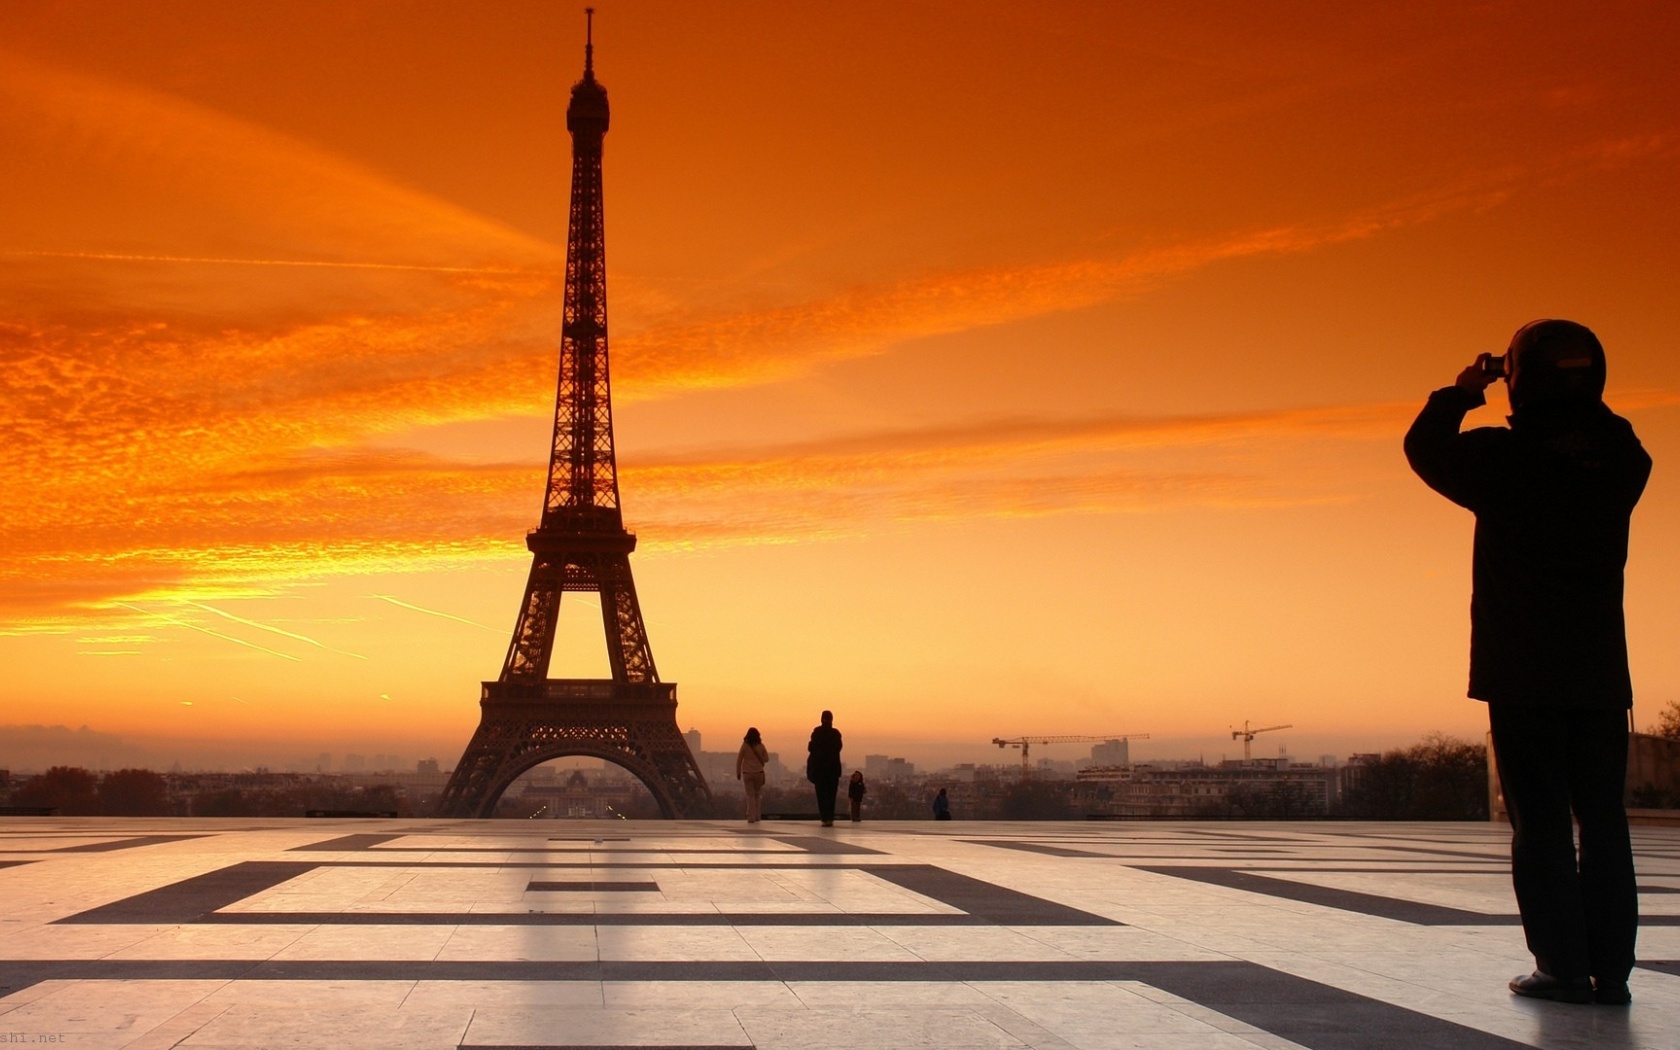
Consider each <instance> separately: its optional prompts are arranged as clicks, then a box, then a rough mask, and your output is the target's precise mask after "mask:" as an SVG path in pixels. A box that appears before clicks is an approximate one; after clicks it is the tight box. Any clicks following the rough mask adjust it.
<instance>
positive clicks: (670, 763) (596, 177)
mask: <svg viewBox="0 0 1680 1050" xmlns="http://www.w3.org/2000/svg"><path fill="white" fill-rule="evenodd" d="M589 13H590V15H591V16H593V14H594V12H593V10H592V9H591V10H590V12H589ZM590 30H591V32H590V34H589V36H588V37H587V38H586V42H585V44H584V63H583V79H582V80H580V81H578V82H577V84H575V85H574V86H573V87H572V99H571V104H570V105H568V106H567V107H566V128H567V130H568V131H570V132H571V135H572V206H571V218H570V224H569V230H568V234H567V238H566V294H565V310H564V315H563V316H564V320H563V322H562V325H561V330H560V382H559V389H558V391H557V392H556V394H555V402H554V438H553V442H552V446H551V449H550V455H549V464H548V489H547V492H546V494H545V496H544V499H543V512H542V523H541V524H540V525H538V527H537V528H535V529H533V530H532V531H531V532H530V533H529V534H528V535H527V536H526V539H525V545H526V546H527V547H529V548H530V550H531V556H532V558H531V575H530V577H529V579H528V580H527V581H526V584H525V600H524V601H523V602H522V603H521V604H520V607H519V617H518V620H517V621H516V623H515V625H514V629H513V640H512V641H511V642H510V643H509V645H508V652H507V658H506V659H505V660H504V661H503V663H502V672H501V675H500V677H498V678H497V680H496V681H494V682H485V683H484V688H483V690H482V692H481V694H480V698H479V724H478V730H477V732H475V733H474V734H473V737H472V740H471V741H470V742H468V744H467V748H466V751H465V752H463V753H462V755H461V761H460V762H458V763H457V764H456V766H455V772H454V773H453V774H452V775H451V776H450V778H449V783H448V785H447V786H446V787H445V788H444V792H443V797H442V798H441V799H440V800H439V803H438V812H439V814H440V815H442V816H450V817H488V816H490V815H491V814H492V813H493V812H494V811H495V808H496V802H497V800H498V799H500V798H501V796H502V792H504V791H506V790H507V788H508V786H509V785H510V784H512V783H513V782H514V781H515V780H516V779H518V778H519V776H520V774H522V773H524V772H525V771H526V770H529V769H531V768H532V767H534V766H537V765H540V764H541V763H543V762H547V761H548V760H550V759H554V758H565V757H568V756H574V755H582V756H588V757H593V758H602V759H606V760H607V761H609V762H612V763H614V764H616V765H619V766H622V767H623V768H624V769H625V770H627V771H628V772H630V773H631V774H632V775H634V776H635V777H636V778H637V779H639V780H640V781H641V782H642V783H643V784H645V785H647V788H648V790H649V791H650V792H652V794H653V797H654V799H655V800H656V801H657V802H658V803H659V810H660V812H661V813H663V814H664V815H665V816H667V817H679V816H684V815H693V814H703V813H705V812H707V811H708V810H709V806H710V802H711V797H712V796H711V789H710V788H708V787H707V785H706V778H705V777H704V776H702V775H701V773H700V767H699V766H698V765H696V764H695V761H694V756H693V754H691V753H690V752H689V750H688V742H687V741H686V740H684V739H683V735H682V733H681V731H679V730H678V728H677V687H676V684H675V683H674V682H661V681H660V680H659V672H658V671H657V670H656V669H655V666H654V662H653V649H652V647H651V646H650V645H649V643H648V636H647V627H646V625H645V624H644V623H643V621H642V609H641V604H640V602H638V601H637V599H636V583H635V580H634V579H633V578H632V577H631V575H630V554H631V552H632V551H634V550H635V549H636V537H635V536H634V535H633V534H631V533H630V532H629V531H627V530H626V529H625V527H624V517H623V514H622V512H621V510H620V508H619V491H618V463H617V457H616V454H615V452H614V450H613V430H612V384H611V382H610V381H609V377H608V370H607V265H606V237H605V233H604V226H603V209H602V203H601V144H602V140H603V139H604V138H605V137H606V133H607V123H608V109H607V91H606V88H604V87H602V86H601V84H600V82H599V81H597V80H596V79H595V45H594V39H593V17H591V22H590ZM567 592H583V593H593V594H595V595H598V596H599V598H600V601H601V625H602V628H603V630H604V631H605V632H606V639H607V660H608V662H609V663H610V664H611V666H612V677H611V678H607V679H592V678H549V677H548V665H549V661H550V658H551V657H552V656H553V652H554V629H555V626H556V625H557V624H558V623H559V619H560V599H561V597H562V595H564V594H566V593H567Z"/></svg>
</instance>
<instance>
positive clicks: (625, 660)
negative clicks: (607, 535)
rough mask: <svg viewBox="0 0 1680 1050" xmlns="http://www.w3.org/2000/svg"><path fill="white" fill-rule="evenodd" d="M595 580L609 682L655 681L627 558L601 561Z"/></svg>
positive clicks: (621, 555) (609, 557)
mask: <svg viewBox="0 0 1680 1050" xmlns="http://www.w3.org/2000/svg"><path fill="white" fill-rule="evenodd" d="M597 580H598V582H599V584H600V588H601V591H600V593H601V624H602V626H603V627H605V628H606V632H607V659H608V660H610V661H611V662H612V673H613V679H614V680H615V681H619V682H657V681H659V672H658V671H657V670H656V669H655V668H654V665H653V650H652V648H651V647H649V645H648V636H647V627H646V626H645V625H644V624H643V623H642V608H641V604H640V603H639V602H637V600H636V583H635V580H634V579H633V578H632V577H631V575H630V556H629V555H628V554H619V555H608V556H607V557H606V558H603V559H602V561H601V565H600V569H599V572H598V576H597Z"/></svg>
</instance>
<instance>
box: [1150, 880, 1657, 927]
mask: <svg viewBox="0 0 1680 1050" xmlns="http://www.w3.org/2000/svg"><path fill="white" fill-rule="evenodd" d="M1136 867H1137V870H1138V871H1148V872H1153V873H1155V874H1157V875H1171V876H1172V877H1173V878H1177V879H1188V880H1190V881H1192V882H1204V883H1207V884H1208V885H1210V886H1224V887H1225V888H1227V889H1233V890H1244V891H1246V892H1249V893H1258V894H1261V895H1263V896H1267V897H1276V898H1279V899H1281V900H1291V901H1300V902H1302V903H1304V904H1317V905H1319V906H1321V907H1325V908H1335V909H1336V910H1338V911H1351V912H1358V913H1359V914H1361V915H1371V916H1374V917H1376V918H1379V919H1393V920H1395V921H1397V922H1409V923H1411V924H1413V925H1414V926H1521V925H1522V918H1521V916H1517V915H1489V914H1486V913H1484V912H1479V911H1466V910H1464V909H1462V908H1448V907H1445V906H1442V905H1437V904H1420V903H1418V902H1416V901H1408V900H1400V899H1397V898H1394V897H1381V896H1378V895H1376V894H1374V893H1359V892H1357V891H1355V890H1339V889H1332V888H1330V887H1327V886H1312V885H1309V884H1307V883H1304V882H1293V881H1291V880H1288V879H1281V878H1268V877H1267V876H1265V875H1260V874H1255V873H1254V871H1253V870H1252V869H1250V870H1245V871H1235V870H1233V869H1231V868H1207V867H1183V868H1163V867H1147V866H1144V865H1137V866H1136ZM1271 870H1274V871H1280V872H1281V871H1284V870H1298V871H1339V870H1343V869H1337V868H1299V869H1271ZM1346 870H1348V871H1353V872H1367V871H1371V870H1373V869H1370V868H1351V869H1346ZM1413 873H1414V872H1413V871H1411V870H1409V869H1404V868H1399V869H1395V870H1394V871H1393V872H1390V873H1389V874H1395V875H1409V874H1413ZM1450 874H1460V873H1456V872H1454V873H1450ZM1477 874H1482V873H1480V872H1478V873H1477ZM1488 874H1493V873H1488ZM1641 892H1649V891H1646V890H1642V891H1641ZM1639 925H1641V926H1680V915H1641V916H1640V917H1639Z"/></svg>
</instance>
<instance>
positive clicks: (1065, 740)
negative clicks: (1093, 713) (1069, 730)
mask: <svg viewBox="0 0 1680 1050" xmlns="http://www.w3.org/2000/svg"><path fill="white" fill-rule="evenodd" d="M1148 739H1149V734H1148V733H1110V734H1108V735H1107V736H1083V735H1080V736H1012V737H1009V738H1008V739H1007V740H1006V739H1004V738H1003V737H1001V736H994V737H992V743H994V744H996V745H997V746H998V747H1018V748H1020V749H1021V779H1022V780H1025V779H1027V777H1028V776H1029V770H1030V769H1031V768H1032V767H1031V766H1030V765H1029V764H1028V762H1027V755H1028V754H1029V753H1030V752H1031V751H1032V746H1033V745H1034V744H1101V743H1106V742H1107V741H1110V740H1148Z"/></svg>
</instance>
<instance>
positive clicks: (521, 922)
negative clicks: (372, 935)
mask: <svg viewBox="0 0 1680 1050" xmlns="http://www.w3.org/2000/svg"><path fill="white" fill-rule="evenodd" d="M1081 914H1083V913H1081ZM1094 918H1096V916H1088V917H1087V918H1086V919H1085V920H1084V921H1082V922H1072V921H1069V922H1056V923H1049V924H1046V923H1041V922H1035V921H1025V920H1023V921H1019V922H1014V923H1011V925H1014V926H1039V925H1055V926H1091V925H1094V923H1093V922H1092V921H1091V920H1092V919H1094ZM60 921H68V920H60ZM122 921H136V920H122ZM1100 921H1101V922H1103V923H1106V924H1109V925H1116V926H1118V925H1122V924H1121V923H1111V922H1110V921H1109V920H1106V919H1103V920H1100ZM192 923H193V924H195V925H201V926H994V925H996V924H997V923H996V921H995V920H993V919H989V918H984V917H981V916H977V915H952V914H949V913H936V914H928V913H926V912H922V913H914V912H897V911H893V912H809V911H795V912H759V911H747V912H717V911H696V912H644V913H636V912H568V911H516V912H489V911H451V912H408V911H392V912H365V911H352V912H343V911H253V912H239V911H217V912H211V913H209V914H208V915H204V916H201V917H199V918H197V919H194V920H192Z"/></svg>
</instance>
